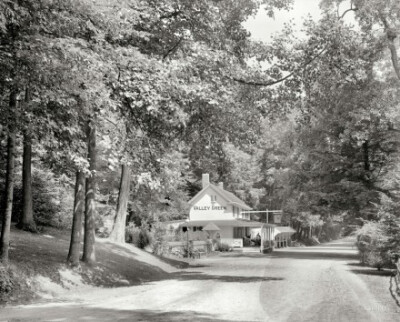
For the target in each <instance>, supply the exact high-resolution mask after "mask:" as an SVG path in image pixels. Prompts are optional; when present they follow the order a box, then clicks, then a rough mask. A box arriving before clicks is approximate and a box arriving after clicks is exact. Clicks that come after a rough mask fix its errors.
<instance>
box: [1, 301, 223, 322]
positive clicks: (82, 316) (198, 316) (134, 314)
mask: <svg viewBox="0 0 400 322" xmlns="http://www.w3.org/2000/svg"><path fill="white" fill-rule="evenodd" d="M3 319H4V320H5V321H56V320H58V321H220V322H228V321H229V320H219V319H216V318H215V317H213V316H212V315H210V314H204V313H201V312H196V311H169V312H164V311H161V310H129V308H128V307H121V308H118V309H104V308H93V307H90V308H88V307H82V306H78V305H72V306H69V305H68V306H54V307H35V308H19V309H13V310H5V311H3V312H2V314H1V320H3Z"/></svg>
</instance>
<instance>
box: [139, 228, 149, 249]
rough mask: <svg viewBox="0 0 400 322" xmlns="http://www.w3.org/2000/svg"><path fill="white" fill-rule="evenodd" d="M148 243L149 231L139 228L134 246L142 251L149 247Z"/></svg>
mask: <svg viewBox="0 0 400 322" xmlns="http://www.w3.org/2000/svg"><path fill="white" fill-rule="evenodd" d="M150 241H151V238H150V234H149V231H148V230H147V229H146V227H141V228H140V232H139V237H138V240H137V244H136V246H137V247H139V248H141V249H144V248H145V247H146V246H148V245H150Z"/></svg>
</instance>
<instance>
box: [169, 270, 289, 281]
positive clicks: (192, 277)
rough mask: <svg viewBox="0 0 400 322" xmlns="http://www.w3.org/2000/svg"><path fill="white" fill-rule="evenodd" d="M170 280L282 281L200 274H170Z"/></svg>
mask: <svg viewBox="0 0 400 322" xmlns="http://www.w3.org/2000/svg"><path fill="white" fill-rule="evenodd" d="M171 278H173V279H177V280H181V281H191V280H197V281H199V280H201V281H204V280H214V281H220V282H226V283H255V282H267V281H282V280H283V278H282V277H268V276H235V275H208V274H204V273H201V272H185V273H176V274H171Z"/></svg>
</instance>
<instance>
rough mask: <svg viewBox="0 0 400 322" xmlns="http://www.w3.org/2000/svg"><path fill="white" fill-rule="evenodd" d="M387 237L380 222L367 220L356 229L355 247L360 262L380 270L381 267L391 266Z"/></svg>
mask: <svg viewBox="0 0 400 322" xmlns="http://www.w3.org/2000/svg"><path fill="white" fill-rule="evenodd" d="M387 241H388V237H387V236H386V235H385V227H384V224H383V223H382V222H367V223H365V224H364V226H363V227H362V228H360V229H359V230H358V235H357V243H356V245H357V248H358V251H359V255H360V262H361V263H362V264H366V265H369V266H371V267H375V268H377V269H378V270H380V269H381V268H383V267H392V266H393V262H392V258H391V256H390V252H389V251H388V250H389V249H388V243H387Z"/></svg>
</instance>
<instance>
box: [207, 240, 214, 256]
mask: <svg viewBox="0 0 400 322" xmlns="http://www.w3.org/2000/svg"><path fill="white" fill-rule="evenodd" d="M206 242H207V244H206V247H207V249H206V251H207V254H209V253H211V252H212V250H213V246H212V245H213V244H212V241H211V240H207V241H206Z"/></svg>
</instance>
